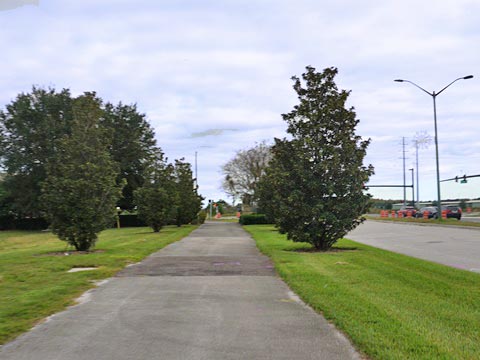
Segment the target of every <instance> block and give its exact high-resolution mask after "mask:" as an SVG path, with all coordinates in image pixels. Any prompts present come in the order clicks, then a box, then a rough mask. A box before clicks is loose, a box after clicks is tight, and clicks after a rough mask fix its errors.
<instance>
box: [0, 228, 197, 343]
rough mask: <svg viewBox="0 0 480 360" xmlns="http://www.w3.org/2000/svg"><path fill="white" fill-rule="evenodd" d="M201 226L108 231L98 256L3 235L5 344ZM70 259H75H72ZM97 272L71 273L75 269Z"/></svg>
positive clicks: (44, 240) (0, 265)
mask: <svg viewBox="0 0 480 360" xmlns="http://www.w3.org/2000/svg"><path fill="white" fill-rule="evenodd" d="M195 228H196V226H182V227H176V226H168V227H165V228H164V229H162V231H161V232H160V233H154V232H152V230H151V229H150V228H125V229H110V230H106V231H103V232H102V233H101V234H100V236H99V240H98V242H97V246H96V248H95V251H94V252H91V253H88V254H73V253H69V252H67V251H66V248H65V243H63V242H61V241H60V240H58V238H57V237H56V236H55V235H53V234H51V233H46V232H33V231H30V232H27V231H3V232H0V344H3V343H5V342H7V341H9V340H11V339H13V338H14V337H16V336H17V335H19V334H21V333H22V332H25V331H27V330H29V329H30V328H31V327H32V326H33V325H34V324H35V323H37V322H38V321H40V320H42V319H44V318H45V317H47V316H49V315H51V314H53V313H56V312H58V311H60V310H62V309H64V308H65V307H67V306H68V305H72V304H73V301H74V299H75V298H77V297H78V296H79V295H80V294H82V293H83V292H84V291H86V290H88V289H89V288H92V287H94V284H93V282H94V281H96V280H101V279H105V278H108V277H111V276H112V275H114V274H115V273H116V272H118V271H119V270H121V269H122V268H124V267H125V266H126V265H128V264H131V263H135V262H138V261H140V260H142V259H143V258H144V257H146V256H147V255H149V254H151V253H153V252H155V251H157V250H159V249H161V248H163V247H165V246H166V245H168V244H170V243H172V242H174V241H177V240H180V239H182V238H183V237H185V236H187V235H188V234H189V233H190V232H191V231H192V230H193V229H195ZM66 254H69V255H66ZM89 267H91V268H95V270H94V271H80V272H73V273H68V271H69V270H71V269H73V268H89Z"/></svg>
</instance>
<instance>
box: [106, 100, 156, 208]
mask: <svg viewBox="0 0 480 360" xmlns="http://www.w3.org/2000/svg"><path fill="white" fill-rule="evenodd" d="M104 112H105V114H104V119H103V121H102V125H103V126H105V127H106V128H108V129H111V130H112V132H113V139H112V145H111V149H110V153H111V155H112V158H113V160H114V161H116V162H117V163H118V165H119V167H120V172H119V174H118V176H117V184H121V183H124V184H125V186H124V187H123V190H122V197H121V198H120V200H119V201H118V204H117V205H118V206H119V207H120V208H121V209H124V210H132V209H133V208H134V207H135V204H134V201H133V193H134V191H135V190H136V189H138V188H139V187H141V186H142V185H143V183H144V181H145V176H146V171H147V168H148V164H150V163H151V160H152V159H153V157H154V156H155V152H156V151H157V148H156V141H155V134H154V132H153V129H152V128H151V127H150V124H149V123H148V122H147V120H146V118H145V115H144V114H140V113H139V112H138V110H137V107H136V105H123V104H122V103H119V104H118V105H116V106H114V105H112V104H110V103H107V104H106V105H105V108H104Z"/></svg>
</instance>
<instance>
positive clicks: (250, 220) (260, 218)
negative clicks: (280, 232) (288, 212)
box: [239, 214, 271, 225]
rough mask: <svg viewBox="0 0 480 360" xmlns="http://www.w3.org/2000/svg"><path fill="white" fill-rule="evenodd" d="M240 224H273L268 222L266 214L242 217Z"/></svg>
mask: <svg viewBox="0 0 480 360" xmlns="http://www.w3.org/2000/svg"><path fill="white" fill-rule="evenodd" d="M239 222H240V224H242V225H260V224H271V222H270V221H268V219H267V216H266V215H265V214H248V215H242V216H240V219H239Z"/></svg>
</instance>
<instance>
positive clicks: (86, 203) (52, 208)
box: [42, 93, 121, 251]
mask: <svg viewBox="0 0 480 360" xmlns="http://www.w3.org/2000/svg"><path fill="white" fill-rule="evenodd" d="M73 113H74V120H73V124H72V133H71V135H70V136H64V137H63V138H62V139H60V140H59V141H56V142H55V145H56V147H57V149H58V150H57V153H56V154H55V156H54V158H53V159H51V160H50V162H49V164H48V168H47V174H48V176H47V179H46V180H45V182H44V184H43V189H44V194H43V195H42V201H43V204H44V207H45V211H46V213H47V214H48V217H49V219H50V221H51V229H52V230H53V232H54V233H55V234H57V235H58V237H59V238H60V239H62V240H64V241H66V242H68V243H69V244H70V245H72V246H74V247H75V249H77V250H83V251H84V250H89V249H90V248H91V247H92V246H93V245H94V244H95V241H96V240H97V234H98V233H99V232H100V231H102V230H103V229H106V228H108V227H110V225H111V223H112V221H113V220H114V217H115V205H116V201H117V200H118V198H119V197H120V191H121V187H120V186H118V185H117V184H116V182H115V179H116V178H117V175H118V166H117V164H116V163H115V162H114V161H113V160H112V159H111V156H110V154H109V152H108V147H109V145H110V144H109V139H110V134H109V133H108V132H107V131H106V130H105V129H104V128H103V127H101V126H100V119H101V116H102V110H101V107H100V100H99V99H98V98H96V97H95V94H94V93H86V94H85V95H82V96H80V97H78V98H76V99H75V100H74V104H73Z"/></svg>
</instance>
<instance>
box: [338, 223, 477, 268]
mask: <svg viewBox="0 0 480 360" xmlns="http://www.w3.org/2000/svg"><path fill="white" fill-rule="evenodd" d="M346 237H347V238H348V239H352V240H354V241H358V242H361V243H364V244H367V245H372V246H375V247H378V248H382V249H386V250H390V251H394V252H397V253H401V254H405V255H409V256H413V257H416V258H420V259H425V260H429V261H433V262H437V263H441V264H444V265H448V266H452V267H455V268H459V269H464V270H469V271H475V272H480V228H461V227H454V226H452V227H446V226H435V225H420V224H408V223H392V222H386V221H383V222H382V221H374V220H367V221H366V222H365V223H363V224H362V225H360V226H358V227H357V228H356V229H355V230H353V231H352V232H350V233H349V234H347V235H346Z"/></svg>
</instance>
